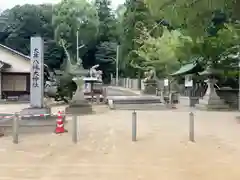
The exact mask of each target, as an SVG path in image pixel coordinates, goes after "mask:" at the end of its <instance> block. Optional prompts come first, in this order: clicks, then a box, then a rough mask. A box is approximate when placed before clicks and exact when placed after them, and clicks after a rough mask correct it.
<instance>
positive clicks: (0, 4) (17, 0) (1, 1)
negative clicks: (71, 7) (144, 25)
mask: <svg viewBox="0 0 240 180" xmlns="http://www.w3.org/2000/svg"><path fill="white" fill-rule="evenodd" d="M59 1H60V0H0V10H1V11H3V10H5V9H8V8H12V7H14V6H16V5H23V4H43V3H57V2H59ZM124 1H125V0H112V6H113V8H114V9H116V7H117V6H118V5H119V4H123V3H124Z"/></svg>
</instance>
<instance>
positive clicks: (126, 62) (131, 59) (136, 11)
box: [121, 0, 154, 76]
mask: <svg viewBox="0 0 240 180" xmlns="http://www.w3.org/2000/svg"><path fill="white" fill-rule="evenodd" d="M125 6H126V11H125V13H124V16H123V20H122V28H123V32H122V34H121V36H122V39H121V48H122V51H121V52H122V56H121V57H122V59H121V61H122V62H121V64H122V69H125V72H126V70H127V69H129V70H127V72H126V73H127V74H128V75H130V76H136V73H137V72H138V71H139V68H140V66H139V65H140V64H141V61H142V58H141V57H139V56H138V55H137V54H136V53H135V50H137V49H138V48H139V47H140V46H141V43H139V42H138V41H137V39H139V37H140V36H141V32H142V30H143V29H144V28H147V29H150V28H153V26H154V19H152V18H150V17H151V15H150V13H149V10H148V8H147V7H146V5H145V3H144V2H143V0H128V1H127V2H126V3H125ZM139 73H140V72H139ZM139 73H138V74H139ZM139 75H140V74H139Z"/></svg>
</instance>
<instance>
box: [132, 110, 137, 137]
mask: <svg viewBox="0 0 240 180" xmlns="http://www.w3.org/2000/svg"><path fill="white" fill-rule="evenodd" d="M132 141H137V113H136V111H135V110H134V111H133V113H132Z"/></svg>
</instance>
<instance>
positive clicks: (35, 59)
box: [30, 37, 44, 108]
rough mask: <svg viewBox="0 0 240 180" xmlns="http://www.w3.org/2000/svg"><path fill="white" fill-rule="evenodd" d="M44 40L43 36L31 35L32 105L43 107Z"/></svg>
mask: <svg viewBox="0 0 240 180" xmlns="http://www.w3.org/2000/svg"><path fill="white" fill-rule="evenodd" d="M43 59H44V58H43V40H42V38H41V37H31V86H30V87H31V88H30V104H31V107H35V108H42V107H43V97H44V96H43V93H44V87H43V81H44V76H43V75H44V62H43Z"/></svg>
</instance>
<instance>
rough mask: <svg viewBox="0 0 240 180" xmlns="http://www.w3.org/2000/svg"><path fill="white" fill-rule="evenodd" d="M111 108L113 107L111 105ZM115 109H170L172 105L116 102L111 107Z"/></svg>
mask: <svg viewBox="0 0 240 180" xmlns="http://www.w3.org/2000/svg"><path fill="white" fill-rule="evenodd" d="M110 108H111V107H110ZM111 109H114V110H170V109H172V107H170V105H165V104H162V103H151V104H114V106H113V107H112V108H111Z"/></svg>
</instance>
